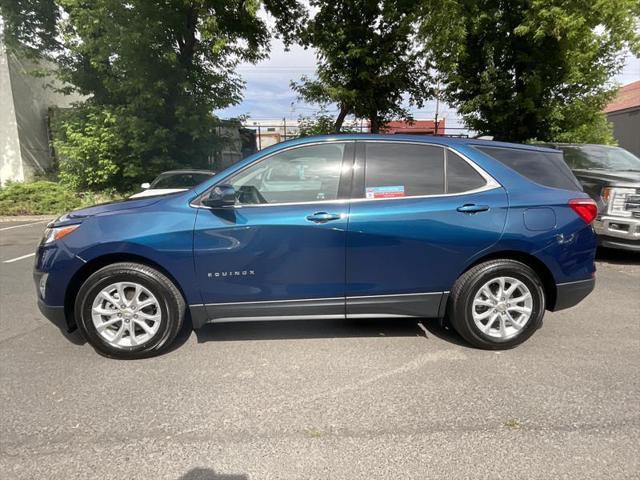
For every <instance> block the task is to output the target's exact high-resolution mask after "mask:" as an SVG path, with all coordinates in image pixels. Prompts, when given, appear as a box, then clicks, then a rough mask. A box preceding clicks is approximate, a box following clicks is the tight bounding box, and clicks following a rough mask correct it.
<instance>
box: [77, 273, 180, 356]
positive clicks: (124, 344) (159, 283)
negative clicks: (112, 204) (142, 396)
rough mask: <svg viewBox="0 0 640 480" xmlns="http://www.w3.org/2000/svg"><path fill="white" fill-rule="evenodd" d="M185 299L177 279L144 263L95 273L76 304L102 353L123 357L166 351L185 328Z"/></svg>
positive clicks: (85, 331) (82, 326) (84, 328)
mask: <svg viewBox="0 0 640 480" xmlns="http://www.w3.org/2000/svg"><path fill="white" fill-rule="evenodd" d="M185 308H186V307H185V302H184V299H183V298H182V295H181V294H180V291H179V290H178V289H177V288H176V286H175V285H174V284H173V282H172V281H171V280H169V279H168V278H167V277H166V276H165V275H163V274H162V273H160V272H158V271H157V270H155V269H153V268H150V267H148V266H146V265H141V264H138V263H115V264H112V265H108V266H106V267H104V268H101V269H100V270H98V271H97V272H95V273H93V274H92V275H91V276H90V277H89V278H88V279H87V280H86V281H85V282H84V284H83V285H82V287H81V288H80V291H79V292H78V296H77V299H76V305H75V316H76V319H77V323H78V327H79V328H80V330H81V332H82V334H83V335H84V337H85V338H86V339H87V341H88V342H89V343H90V344H91V345H92V346H93V347H94V348H95V349H96V350H97V351H98V352H99V353H101V354H103V355H105V356H108V357H112V358H122V359H134V358H144V357H148V356H152V355H155V354H158V353H160V352H161V351H162V350H163V349H165V348H166V347H168V346H169V345H170V344H171V342H172V341H173V340H174V339H175V337H176V335H177V334H178V332H179V331H180V328H181V327H182V323H183V319H184V315H185Z"/></svg>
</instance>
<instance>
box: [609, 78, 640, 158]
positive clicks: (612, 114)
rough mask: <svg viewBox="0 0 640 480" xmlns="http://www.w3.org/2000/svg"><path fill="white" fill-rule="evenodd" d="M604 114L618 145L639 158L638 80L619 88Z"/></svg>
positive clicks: (639, 89) (639, 102) (639, 110)
mask: <svg viewBox="0 0 640 480" xmlns="http://www.w3.org/2000/svg"><path fill="white" fill-rule="evenodd" d="M604 112H605V113H606V114H607V119H608V120H609V121H610V122H611V123H612V124H613V136H614V137H615V138H616V140H617V141H618V145H619V146H621V147H622V148H624V149H626V150H629V151H630V152H632V153H634V154H635V155H636V156H638V157H640V80H639V81H637V82H633V83H630V84H628V85H624V86H623V87H620V89H619V90H618V93H617V94H616V97H615V98H614V99H613V100H612V101H611V103H609V105H607V106H606V107H605V109H604Z"/></svg>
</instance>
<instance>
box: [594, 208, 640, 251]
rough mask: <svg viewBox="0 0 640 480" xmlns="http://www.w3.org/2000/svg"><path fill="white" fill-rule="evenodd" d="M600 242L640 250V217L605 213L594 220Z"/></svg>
mask: <svg viewBox="0 0 640 480" xmlns="http://www.w3.org/2000/svg"><path fill="white" fill-rule="evenodd" d="M593 228H594V230H595V231H596V233H597V234H598V244H599V245H601V246H603V247H608V248H619V249H624V250H631V251H635V252H640V219H637V218H627V217H613V216H609V215H604V216H602V217H600V218H598V219H596V220H595V221H594V222H593Z"/></svg>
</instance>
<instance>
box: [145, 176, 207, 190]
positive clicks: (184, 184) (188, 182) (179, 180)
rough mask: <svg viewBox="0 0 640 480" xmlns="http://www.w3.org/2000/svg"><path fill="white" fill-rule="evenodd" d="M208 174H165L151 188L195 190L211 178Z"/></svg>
mask: <svg viewBox="0 0 640 480" xmlns="http://www.w3.org/2000/svg"><path fill="white" fill-rule="evenodd" d="M211 175H213V174H212V173H211V174H208V173H163V174H162V175H160V176H159V177H158V178H156V179H155V180H154V181H153V183H152V184H151V188H158V189H160V188H184V189H189V188H193V187H195V186H196V185H198V184H200V183H202V182H204V181H205V180H207V179H209V178H210V177H211Z"/></svg>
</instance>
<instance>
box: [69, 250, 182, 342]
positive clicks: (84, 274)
mask: <svg viewBox="0 0 640 480" xmlns="http://www.w3.org/2000/svg"><path fill="white" fill-rule="evenodd" d="M121 262H132V263H139V264H141V265H146V266H147V267H151V268H153V269H154V270H157V271H159V272H160V273H162V274H163V275H164V276H166V277H167V278H168V279H169V280H170V281H171V282H172V283H173V284H174V285H175V286H176V288H177V289H178V291H179V292H180V295H182V298H183V299H184V300H185V302H186V298H187V297H186V296H185V293H184V291H183V289H182V286H181V285H180V283H179V282H178V281H177V280H176V278H175V276H173V275H172V274H171V273H170V272H169V271H167V269H166V268H164V267H162V266H161V265H160V264H158V263H157V262H154V261H153V260H151V259H149V258H147V257H144V256H142V255H136V254H134V253H122V252H120V253H111V254H106V255H101V256H99V257H96V258H93V259H91V260H89V261H88V262H87V263H85V264H84V265H83V266H82V267H81V268H80V269H79V270H78V271H77V272H76V273H75V274H74V275H73V277H72V278H71V280H70V281H69V285H68V286H67V289H66V291H65V295H64V313H65V318H66V320H67V326H68V327H69V330H70V331H71V330H75V328H76V326H77V325H76V321H75V316H74V308H75V301H76V297H77V294H78V291H79V290H80V287H81V286H82V284H84V282H85V281H86V280H87V278H89V277H90V276H91V275H92V274H93V273H95V272H97V271H98V270H100V269H101V268H102V267H106V266H107V265H111V264H113V263H121Z"/></svg>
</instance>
